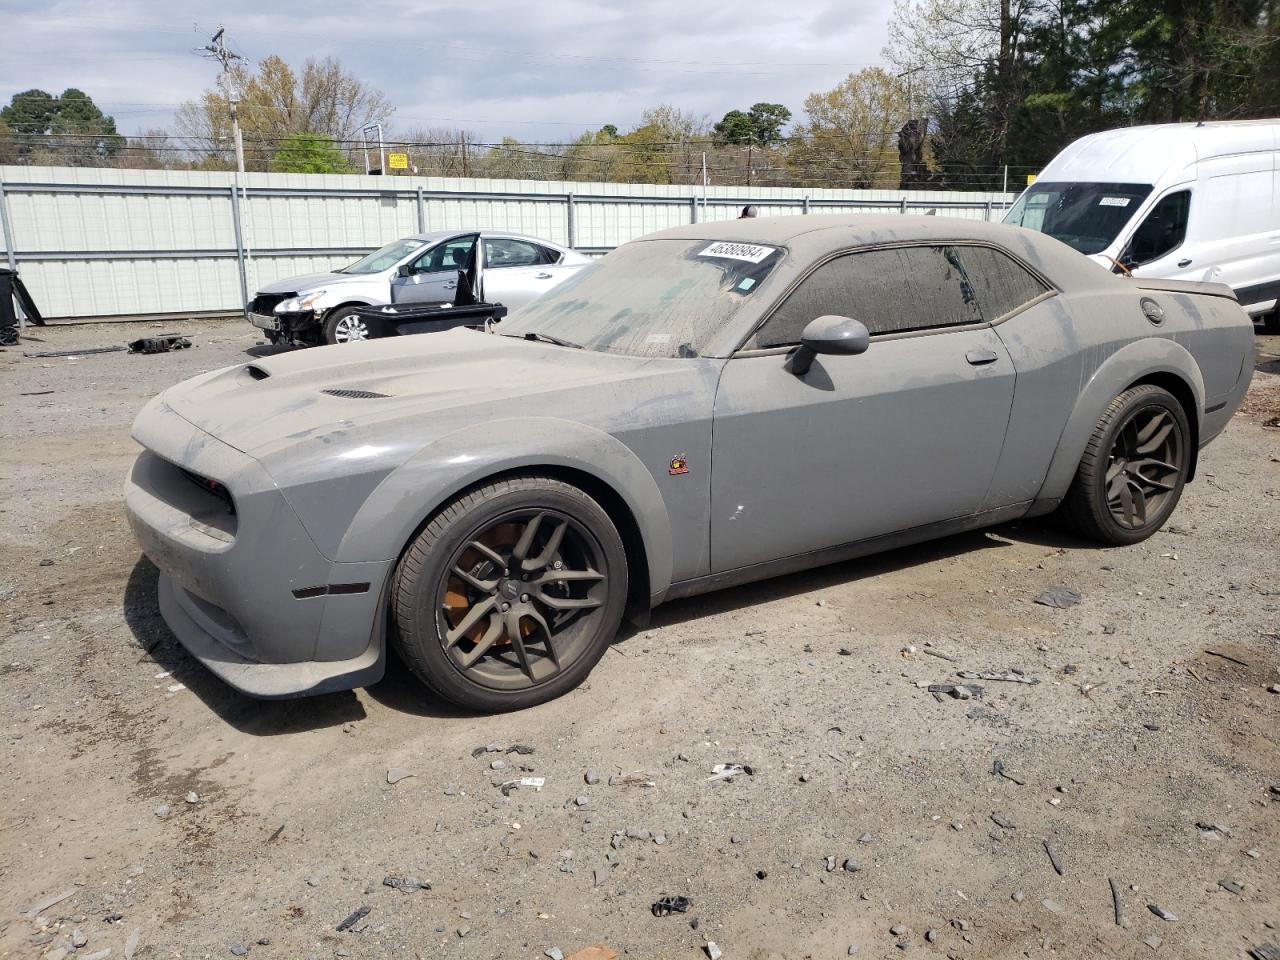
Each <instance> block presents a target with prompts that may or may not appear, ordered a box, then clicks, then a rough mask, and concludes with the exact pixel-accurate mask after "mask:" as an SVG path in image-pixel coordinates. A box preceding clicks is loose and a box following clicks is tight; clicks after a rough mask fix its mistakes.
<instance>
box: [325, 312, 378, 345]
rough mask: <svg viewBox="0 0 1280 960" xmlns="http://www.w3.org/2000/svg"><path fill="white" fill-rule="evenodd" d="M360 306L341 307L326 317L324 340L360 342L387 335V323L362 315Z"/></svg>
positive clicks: (330, 342)
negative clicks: (358, 311)
mask: <svg viewBox="0 0 1280 960" xmlns="http://www.w3.org/2000/svg"><path fill="white" fill-rule="evenodd" d="M357 309H359V308H358V307H339V308H338V309H337V310H333V311H331V312H330V313H329V315H328V316H327V317H325V319H324V331H323V332H324V342H325V343H329V344H334V343H358V342H359V341H361V340H375V339H377V338H378V337H385V336H386V335H387V331H386V325H385V324H383V323H382V322H381V321H379V320H375V319H372V318H369V317H361V316H360V315H359V314H357V313H356V310H357Z"/></svg>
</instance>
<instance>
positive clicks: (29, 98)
mask: <svg viewBox="0 0 1280 960" xmlns="http://www.w3.org/2000/svg"><path fill="white" fill-rule="evenodd" d="M0 121H3V122H4V123H5V125H6V126H7V127H8V128H9V130H10V133H11V136H12V142H13V145H14V147H15V148H16V153H17V159H18V160H19V161H20V162H22V163H42V164H67V165H73V166H102V165H106V164H107V163H109V162H110V161H111V160H112V159H113V158H114V157H115V156H116V155H117V154H118V153H119V152H120V150H121V148H123V147H124V145H125V138H124V137H122V136H121V135H120V134H119V133H118V132H117V131H116V122H115V120H114V119H113V118H111V117H109V116H107V115H106V114H104V113H103V112H102V111H101V110H100V109H99V108H98V106H97V104H95V103H94V102H93V98H92V97H90V96H89V95H88V94H87V93H85V92H84V91H83V90H77V89H76V88H74V87H68V88H67V89H66V90H64V91H63V93H62V96H60V97H55V96H53V95H52V94H50V93H47V92H45V91H44V90H24V91H23V92H22V93H17V94H14V96H13V98H12V99H11V100H10V102H9V105H8V106H7V107H5V108H4V109H3V110H0Z"/></svg>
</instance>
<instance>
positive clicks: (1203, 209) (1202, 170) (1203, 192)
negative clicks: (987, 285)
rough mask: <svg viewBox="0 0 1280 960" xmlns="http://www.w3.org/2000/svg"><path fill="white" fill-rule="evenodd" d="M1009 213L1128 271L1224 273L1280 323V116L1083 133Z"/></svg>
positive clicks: (1271, 324)
mask: <svg viewBox="0 0 1280 960" xmlns="http://www.w3.org/2000/svg"><path fill="white" fill-rule="evenodd" d="M1004 222H1005V223H1013V224H1018V225H1020V226H1023V227H1028V228H1030V229H1032V230H1039V231H1041V232H1043V233H1047V234H1049V235H1050V236H1053V237H1057V238H1058V239H1059V240H1061V241H1063V242H1064V243H1067V244H1069V245H1071V246H1072V247H1075V248H1076V249H1077V250H1079V251H1080V252H1081V253H1085V254H1088V255H1089V256H1091V257H1092V258H1093V259H1094V260H1097V261H1098V262H1099V263H1100V264H1102V265H1103V266H1106V267H1108V268H1111V269H1114V270H1116V271H1117V272H1121V273H1123V272H1128V271H1132V272H1133V274H1134V276H1138V277H1157V278H1160V279H1179V280H1208V281H1214V282H1217V283H1225V284H1227V285H1228V286H1230V287H1231V288H1232V289H1234V290H1235V292H1236V296H1237V297H1239V298H1240V303H1241V304H1242V305H1243V306H1244V307H1245V309H1246V310H1248V311H1249V313H1250V314H1252V315H1253V316H1254V317H1255V319H1261V318H1264V317H1265V323H1266V328H1267V330H1268V332H1276V333H1280V306H1278V305H1277V298H1280V120H1245V121H1234V122H1233V121H1224V122H1212V123H1171V124H1162V125H1159V126H1151V127H1126V128H1124V129H1120V130H1108V131H1106V132H1105V133H1095V134H1092V135H1090V136H1087V137H1081V138H1080V139H1079V140H1077V141H1076V142H1075V143H1073V144H1071V145H1070V146H1068V147H1067V148H1066V149H1065V150H1063V151H1062V152H1061V153H1060V154H1058V155H1057V156H1056V157H1054V158H1053V160H1052V161H1050V163H1049V165H1048V166H1047V167H1045V168H1044V170H1043V171H1041V173H1040V175H1039V176H1038V177H1037V179H1036V181H1035V182H1034V183H1033V184H1031V185H1030V186H1029V187H1027V189H1026V191H1025V192H1024V193H1023V194H1022V195H1021V196H1020V197H1019V198H1018V200H1017V202H1015V203H1014V205H1013V207H1012V208H1010V210H1009V212H1008V214H1007V215H1006V216H1005V218H1004Z"/></svg>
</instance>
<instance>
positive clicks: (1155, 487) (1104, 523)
mask: <svg viewBox="0 0 1280 960" xmlns="http://www.w3.org/2000/svg"><path fill="white" fill-rule="evenodd" d="M1191 457H1192V449H1191V428H1190V424H1189V422H1188V420H1187V414H1186V411H1185V410H1184V409H1183V407H1182V404H1181V403H1179V402H1178V400H1177V398H1176V397H1174V396H1173V395H1172V394H1171V393H1169V392H1168V391H1167V390H1165V389H1163V388H1162V387H1158V386H1155V385H1154V384H1140V385H1139V386H1136V387H1131V388H1130V389H1128V390H1126V391H1125V392H1124V393H1122V394H1120V396H1118V397H1116V398H1115V399H1114V400H1112V401H1111V403H1110V405H1108V407H1107V409H1106V411H1105V412H1104V413H1103V415H1102V418H1101V419H1100V420H1099V421H1098V425H1097V427H1095V428H1094V431H1093V435H1092V436H1091V437H1090V439H1089V443H1088V445H1087V446H1086V447H1085V452H1084V456H1083V457H1081V458H1080V465H1079V467H1078V468H1077V470H1076V476H1075V480H1074V481H1073V482H1072V484H1071V488H1070V490H1069V491H1068V492H1067V496H1066V498H1065V500H1064V501H1063V504H1062V513H1063V516H1064V518H1065V519H1066V520H1067V521H1068V523H1069V524H1070V525H1071V526H1072V527H1074V528H1075V529H1076V531H1077V532H1079V533H1081V534H1083V535H1085V536H1087V537H1089V538H1091V539H1094V540H1099V541H1101V542H1103V543H1108V544H1114V545H1126V544H1133V543H1138V542H1139V541H1141V540H1145V539H1146V538H1147V537H1149V536H1151V534H1153V533H1155V532H1156V531H1157V530H1159V529H1160V527H1161V526H1162V525H1163V524H1164V522H1165V521H1166V520H1167V519H1168V518H1169V515H1170V514H1171V513H1173V509H1174V507H1176V506H1177V504H1178V500H1179V498H1180V497H1181V496H1182V488H1183V487H1184V486H1185V485H1186V482H1187V474H1188V472H1189V470H1190V466H1191Z"/></svg>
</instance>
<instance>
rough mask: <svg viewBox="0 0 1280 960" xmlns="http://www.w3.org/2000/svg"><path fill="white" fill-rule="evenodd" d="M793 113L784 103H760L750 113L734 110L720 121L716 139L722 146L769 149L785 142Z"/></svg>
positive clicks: (753, 106) (716, 128)
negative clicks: (747, 145)
mask: <svg viewBox="0 0 1280 960" xmlns="http://www.w3.org/2000/svg"><path fill="white" fill-rule="evenodd" d="M790 120H791V111H790V110H788V109H787V108H786V107H784V106H783V105H782V104H780V103H757V104H754V105H752V107H751V109H750V110H746V111H743V110H730V111H729V112H728V113H726V114H725V115H724V117H723V118H722V119H721V120H719V121H717V123H716V125H715V127H714V128H713V129H714V130H715V134H716V139H717V140H719V141H721V142H722V143H734V144H744V145H745V144H752V145H754V146H757V147H768V146H772V145H773V144H775V143H777V142H778V141H779V140H781V139H782V128H783V127H784V126H786V124H787V123H788V122H789V121H790Z"/></svg>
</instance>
